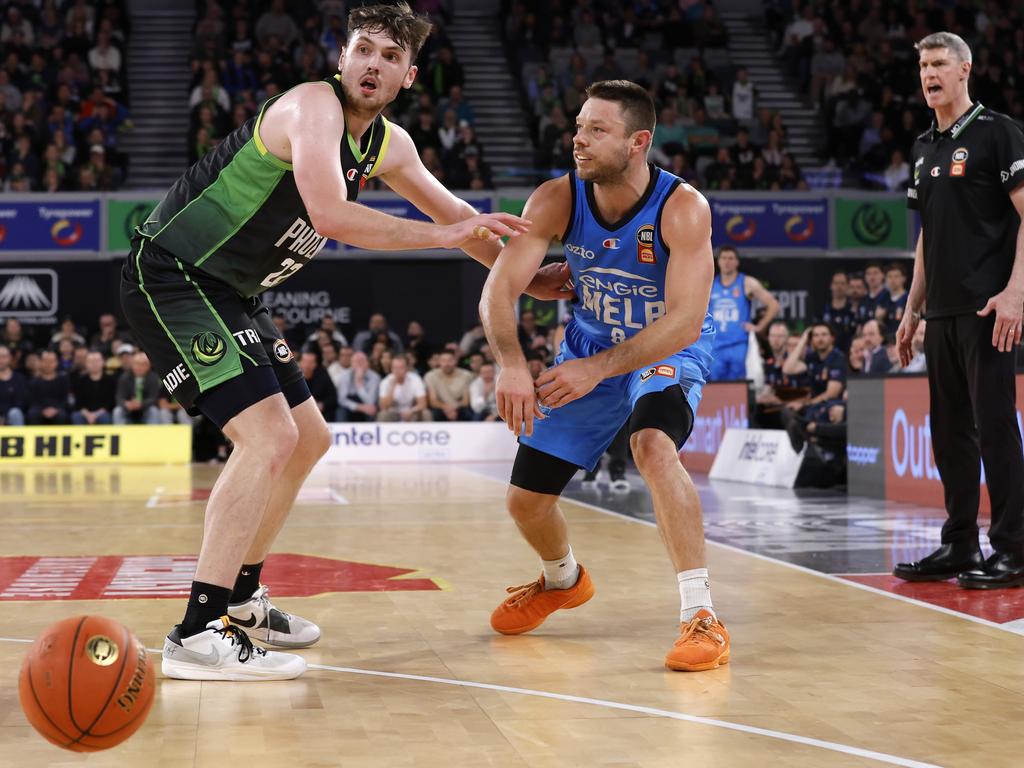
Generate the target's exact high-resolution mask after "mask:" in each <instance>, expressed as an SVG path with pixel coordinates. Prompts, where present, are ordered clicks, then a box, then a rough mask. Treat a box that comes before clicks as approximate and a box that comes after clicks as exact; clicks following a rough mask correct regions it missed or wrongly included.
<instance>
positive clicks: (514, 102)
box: [446, 2, 534, 184]
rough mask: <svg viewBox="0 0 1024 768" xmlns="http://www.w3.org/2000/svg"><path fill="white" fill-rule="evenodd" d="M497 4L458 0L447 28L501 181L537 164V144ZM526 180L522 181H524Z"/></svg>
mask: <svg viewBox="0 0 1024 768" xmlns="http://www.w3.org/2000/svg"><path fill="white" fill-rule="evenodd" d="M495 6H496V4H493V3H489V2H458V3H456V8H455V16H454V19H453V20H452V23H451V24H450V25H449V26H448V27H447V28H446V31H447V33H448V36H449V37H450V38H451V42H452V47H453V48H454V50H455V56H456V58H458V60H459V62H460V63H461V64H462V68H463V71H464V73H465V78H466V85H465V87H464V88H463V96H465V98H466V101H467V102H469V104H470V106H472V107H473V114H474V117H475V125H474V128H475V129H476V133H477V137H478V138H479V139H480V142H481V143H482V144H483V145H484V152H485V155H484V159H485V160H486V161H487V163H488V164H489V165H490V166H491V170H492V171H493V174H494V181H495V183H496V184H500V183H502V182H505V183H514V179H512V178H510V171H512V170H513V169H515V168H523V167H526V168H529V167H531V166H532V165H533V153H534V149H533V144H532V143H531V142H530V135H529V133H528V132H527V130H526V125H527V119H526V115H524V114H523V110H522V107H521V106H520V102H519V97H518V91H517V90H516V84H515V81H514V80H513V79H512V75H511V73H510V72H509V64H508V61H507V60H506V58H505V55H504V53H503V51H502V45H501V38H500V37H499V32H498V24H499V23H500V17H499V16H498V12H497V8H496V7H495ZM520 183H522V182H521V180H520Z"/></svg>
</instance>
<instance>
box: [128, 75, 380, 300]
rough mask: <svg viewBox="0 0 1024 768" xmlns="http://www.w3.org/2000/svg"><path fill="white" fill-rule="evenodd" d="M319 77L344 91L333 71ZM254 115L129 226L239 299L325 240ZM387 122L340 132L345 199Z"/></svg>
mask: <svg viewBox="0 0 1024 768" xmlns="http://www.w3.org/2000/svg"><path fill="white" fill-rule="evenodd" d="M323 82H325V83H327V84H328V85H329V86H330V87H332V88H333V89H334V92H335V94H336V95H337V97H338V100H339V101H340V102H341V105H342V109H344V107H345V97H344V93H343V91H342V87H341V81H340V79H339V77H338V76H337V75H335V76H334V77H331V78H327V79H326V80H324V81H323ZM280 96H281V94H279V95H278V96H275V97H273V98H271V99H268V100H267V102H266V103H265V104H264V105H263V108H262V109H261V110H260V113H259V115H257V116H256V117H253V118H251V119H249V120H247V121H246V122H245V124H244V125H242V126H241V127H240V128H237V129H236V130H234V131H232V132H231V133H230V134H229V135H228V136H227V137H226V138H225V139H224V140H223V141H222V142H221V143H220V144H218V145H217V147H216V148H215V149H214V150H212V151H211V152H210V153H209V154H207V155H205V156H204V157H203V158H202V159H201V160H200V161H199V162H198V163H196V164H195V165H193V166H192V167H191V168H189V169H188V170H187V171H185V173H184V174H182V175H181V177H180V178H179V179H178V180H177V181H176V182H175V183H174V185H173V186H172V187H171V188H170V190H169V191H168V192H167V194H166V195H165V196H164V199H163V200H161V201H160V203H159V204H158V205H157V207H156V208H155V209H154V210H153V213H151V214H150V216H149V219H148V220H147V221H146V222H145V223H144V224H143V225H142V226H141V227H139V228H138V229H137V230H136V232H137V234H138V235H140V236H141V237H143V238H145V239H146V240H149V241H150V242H152V243H153V244H155V245H157V246H159V247H160V248H162V249H163V250H165V251H167V252H168V253H170V254H172V255H174V256H175V257H177V259H178V260H179V261H180V262H182V263H184V264H189V265H191V266H192V268H193V269H195V270H198V271H199V272H202V273H204V274H207V275H209V276H211V277H214V278H216V279H218V280H221V281H222V282H224V283H227V284H228V285H230V286H231V287H232V288H234V289H235V290H236V291H237V292H238V293H239V294H240V295H241V296H244V297H246V298H249V297H252V296H256V295H257V294H260V293H262V292H263V291H265V290H267V289H268V288H273V287H274V286H276V285H279V284H280V283H282V282H283V281H284V280H286V279H288V278H289V277H290V276H291V275H293V274H295V272H297V271H298V270H299V269H301V268H302V267H303V266H304V265H305V264H307V263H308V262H309V261H310V259H312V258H313V257H314V256H316V254H317V253H319V252H320V250H321V249H322V248H323V247H324V245H325V244H326V243H327V238H326V237H324V236H323V235H320V234H318V233H317V232H316V230H315V229H313V227H312V225H311V224H310V221H309V214H308V213H307V212H306V207H305V205H304V204H303V202H302V198H301V197H300V196H299V190H298V188H297V187H296V186H295V174H294V173H293V172H292V166H291V164H289V163H286V162H284V161H283V160H280V159H278V158H277V157H275V156H274V155H273V154H272V153H271V152H270V151H269V150H268V149H267V148H266V146H264V144H263V142H262V140H261V139H260V135H259V128H260V122H261V121H262V120H263V116H264V115H265V114H266V112H267V108H268V107H269V106H270V105H271V104H273V103H274V102H275V101H276V100H277V99H278V98H280ZM390 136H391V126H390V124H389V123H388V121H387V120H385V119H384V117H383V116H381V115H377V117H376V119H374V121H373V123H372V124H371V125H370V128H369V130H367V132H366V133H365V134H364V136H363V141H362V146H360V145H358V144H356V142H355V140H354V139H353V138H352V135H351V134H350V133H349V132H348V131H347V130H346V131H345V137H344V139H343V140H342V142H341V147H340V152H341V167H342V170H343V171H344V173H345V186H346V189H347V191H348V199H349V200H350V201H354V200H355V199H356V197H357V196H358V195H359V190H360V189H362V187H363V185H365V184H366V180H367V179H368V178H370V177H372V176H374V175H375V174H376V173H377V171H378V170H379V168H380V165H381V161H382V160H383V158H384V153H385V152H386V151H387V148H388V141H389V139H390Z"/></svg>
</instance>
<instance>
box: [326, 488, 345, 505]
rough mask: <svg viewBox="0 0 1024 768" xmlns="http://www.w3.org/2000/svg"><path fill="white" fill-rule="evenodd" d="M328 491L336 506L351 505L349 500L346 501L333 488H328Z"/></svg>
mask: <svg viewBox="0 0 1024 768" xmlns="http://www.w3.org/2000/svg"><path fill="white" fill-rule="evenodd" d="M327 490H328V492H329V493H330V495H331V501H333V502H334V503H335V504H348V503H349V501H348V499H346V498H345V497H344V496H342V495H341V494H340V493H338V492H337V491H336V490H334V489H333V488H328V489H327Z"/></svg>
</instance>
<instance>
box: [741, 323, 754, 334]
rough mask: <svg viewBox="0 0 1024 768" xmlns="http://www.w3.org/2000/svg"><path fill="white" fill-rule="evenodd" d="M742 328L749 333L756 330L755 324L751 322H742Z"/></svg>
mask: <svg viewBox="0 0 1024 768" xmlns="http://www.w3.org/2000/svg"><path fill="white" fill-rule="evenodd" d="M743 330H744V331H745V332H746V333H750V332H751V331H756V330H757V326H756V325H754V324H753V323H744V324H743Z"/></svg>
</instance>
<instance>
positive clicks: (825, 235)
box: [711, 197, 829, 250]
mask: <svg viewBox="0 0 1024 768" xmlns="http://www.w3.org/2000/svg"><path fill="white" fill-rule="evenodd" d="M711 213H712V228H713V229H712V235H711V240H712V243H713V244H714V245H715V247H718V246H720V245H726V244H730V245H736V246H741V247H743V248H781V249H787V250H795V249H812V248H817V249H825V248H828V247H829V220H828V216H829V213H828V199H827V198H824V197H821V198H807V199H792V200H775V201H773V200H766V199H764V198H748V199H740V198H728V199H723V198H712V200H711Z"/></svg>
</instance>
